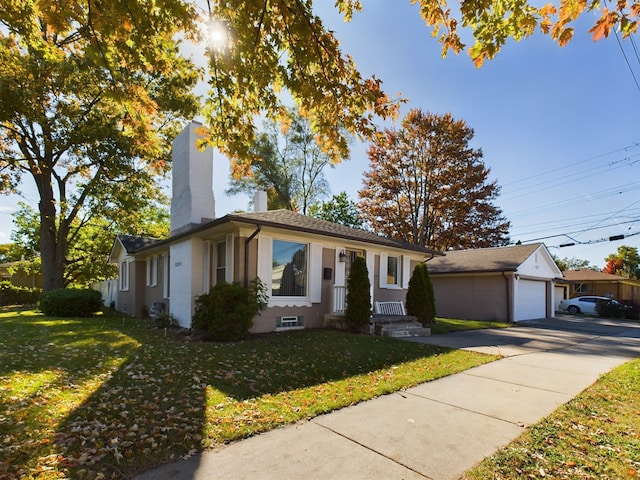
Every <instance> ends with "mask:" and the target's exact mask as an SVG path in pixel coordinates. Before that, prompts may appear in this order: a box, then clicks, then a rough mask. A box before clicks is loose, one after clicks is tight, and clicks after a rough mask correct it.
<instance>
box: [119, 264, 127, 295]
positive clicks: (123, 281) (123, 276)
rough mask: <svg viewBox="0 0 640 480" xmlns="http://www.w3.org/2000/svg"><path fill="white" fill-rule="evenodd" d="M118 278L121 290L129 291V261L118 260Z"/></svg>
mask: <svg viewBox="0 0 640 480" xmlns="http://www.w3.org/2000/svg"><path fill="white" fill-rule="evenodd" d="M118 279H119V280H120V281H119V282H118V283H119V287H120V291H121V292H127V291H129V262H128V261H127V260H123V261H122V262H120V271H119V274H118Z"/></svg>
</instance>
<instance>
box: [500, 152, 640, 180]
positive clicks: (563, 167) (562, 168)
mask: <svg viewBox="0 0 640 480" xmlns="http://www.w3.org/2000/svg"><path fill="white" fill-rule="evenodd" d="M639 146H640V143H639V142H634V143H632V144H631V145H627V146H626V147H621V148H618V149H616V150H612V151H611V152H607V153H601V154H599V155H595V156H593V157H589V158H586V159H581V160H577V161H575V162H573V163H569V164H567V165H564V166H562V167H558V168H554V169H552V170H547V171H546V172H541V173H538V174H536V175H530V176H528V177H525V178H521V179H519V180H514V181H512V182H508V183H505V184H503V185H502V186H503V187H507V186H510V185H514V184H516V183H520V182H525V181H527V180H531V179H533V178H538V177H542V176H545V175H550V174H552V173H556V172H559V171H561V170H566V169H568V168H571V167H574V166H576V165H583V164H585V163H588V162H591V161H593V160H598V159H599V158H603V157H608V156H609V155H613V154H614V153H620V152H628V151H629V150H632V149H634V148H637V147H639Z"/></svg>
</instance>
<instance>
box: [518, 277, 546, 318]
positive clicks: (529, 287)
mask: <svg viewBox="0 0 640 480" xmlns="http://www.w3.org/2000/svg"><path fill="white" fill-rule="evenodd" d="M516 285H517V286H518V293H517V295H516V305H515V307H516V308H515V321H516V322H519V321H521V320H534V319H536V318H545V317H546V316H547V307H546V303H547V294H546V291H547V288H546V284H545V282H537V281H534V280H519V281H518V282H516Z"/></svg>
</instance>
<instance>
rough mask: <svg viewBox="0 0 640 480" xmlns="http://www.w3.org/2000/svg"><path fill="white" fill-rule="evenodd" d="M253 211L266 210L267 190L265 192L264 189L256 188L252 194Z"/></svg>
mask: <svg viewBox="0 0 640 480" xmlns="http://www.w3.org/2000/svg"><path fill="white" fill-rule="evenodd" d="M253 211H254V212H266V211H267V192H265V191H264V190H258V191H256V193H255V194H254V195H253Z"/></svg>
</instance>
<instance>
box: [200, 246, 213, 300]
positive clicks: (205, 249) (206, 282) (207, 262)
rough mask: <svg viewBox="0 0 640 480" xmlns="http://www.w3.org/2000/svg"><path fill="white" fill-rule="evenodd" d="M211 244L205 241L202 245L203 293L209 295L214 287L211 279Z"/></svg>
mask: <svg viewBox="0 0 640 480" xmlns="http://www.w3.org/2000/svg"><path fill="white" fill-rule="evenodd" d="M211 263H212V262H211V242H210V241H209V240H205V241H204V242H203V244H202V264H203V266H204V268H203V269H202V293H209V290H211V287H212V285H211V284H212V281H211V277H212V276H213V275H212V269H213V266H212V265H211Z"/></svg>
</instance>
